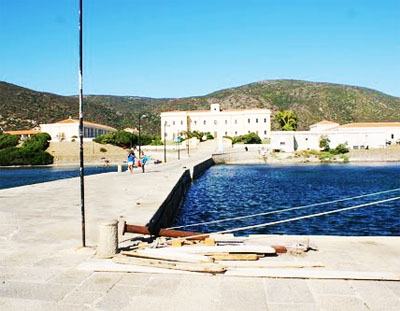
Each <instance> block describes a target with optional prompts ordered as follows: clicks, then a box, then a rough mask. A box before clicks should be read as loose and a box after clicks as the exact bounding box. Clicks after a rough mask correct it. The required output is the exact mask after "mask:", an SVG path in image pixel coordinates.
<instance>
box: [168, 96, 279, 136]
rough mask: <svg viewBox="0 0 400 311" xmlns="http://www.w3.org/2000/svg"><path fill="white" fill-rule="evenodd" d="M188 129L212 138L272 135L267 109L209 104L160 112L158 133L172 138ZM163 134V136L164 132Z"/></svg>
mask: <svg viewBox="0 0 400 311" xmlns="http://www.w3.org/2000/svg"><path fill="white" fill-rule="evenodd" d="M187 131H191V132H193V131H198V132H204V133H210V134H211V135H213V136H214V138H222V137H223V136H230V137H234V136H239V135H244V134H249V133H252V132H254V133H256V134H257V135H258V136H259V137H260V138H261V139H264V138H269V137H270V135H271V111H270V110H269V109H234V110H222V109H221V107H220V105H219V104H211V105H210V110H194V111H169V112H162V113H161V137H163V138H164V137H165V139H166V140H169V141H171V140H174V139H175V138H176V137H179V136H183V135H184V133H185V132H187ZM164 135H165V136H164Z"/></svg>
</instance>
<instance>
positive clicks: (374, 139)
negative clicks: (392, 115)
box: [271, 120, 400, 152]
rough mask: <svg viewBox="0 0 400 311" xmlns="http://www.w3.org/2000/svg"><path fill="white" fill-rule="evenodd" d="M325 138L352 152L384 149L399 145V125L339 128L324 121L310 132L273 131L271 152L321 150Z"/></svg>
mask: <svg viewBox="0 0 400 311" xmlns="http://www.w3.org/2000/svg"><path fill="white" fill-rule="evenodd" d="M322 137H326V138H328V139H329V141H330V143H329V145H330V147H331V148H336V147H337V146H338V145H340V144H344V145H346V146H347V147H348V148H349V149H367V148H385V147H386V146H387V145H390V144H394V143H398V142H400V122H373V123H372V122H371V123H350V124H345V125H340V124H339V123H335V122H331V121H326V120H324V121H321V122H319V123H316V124H313V125H311V126H310V131H297V132H290V131H274V132H272V134H271V149H272V150H281V151H285V152H293V151H296V150H312V149H314V150H319V149H320V147H319V142H320V140H321V138H322Z"/></svg>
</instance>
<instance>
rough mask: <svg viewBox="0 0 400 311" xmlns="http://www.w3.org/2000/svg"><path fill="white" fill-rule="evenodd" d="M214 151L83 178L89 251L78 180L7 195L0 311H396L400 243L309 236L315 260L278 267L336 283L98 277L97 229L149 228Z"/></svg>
mask: <svg viewBox="0 0 400 311" xmlns="http://www.w3.org/2000/svg"><path fill="white" fill-rule="evenodd" d="M211 151H212V147H210V149H208V150H202V151H194V150H193V151H192V154H191V157H190V158H188V157H187V155H185V154H182V155H181V160H180V161H177V160H174V161H172V159H171V161H170V162H168V163H166V164H159V165H149V167H148V169H147V171H146V173H145V174H142V173H141V172H140V171H139V170H136V171H135V173H134V174H132V175H131V174H129V173H126V172H123V173H117V172H115V173H108V174H102V175H96V176H88V177H86V178H85V197H86V245H87V247H85V248H82V247H81V218H80V191H79V178H74V179H68V180H60V181H54V182H49V183H42V184H37V185H31V186H24V187H18V188H13V189H5V190H0V310H30V311H31V310H142V311H143V310H154V309H162V310H163V311H169V310H185V311H186V310H245V309H247V310H296V311H298V310H335V311H337V310H385V311H386V310H398V308H399V305H400V282H398V281H393V280H384V279H385V278H386V277H387V276H388V275H391V276H393V275H394V276H397V277H400V264H399V263H400V261H399V258H400V237H392V238H387V237H386V238H385V237H379V238H378V237H364V238H356V237H309V239H310V241H311V242H312V243H315V244H316V245H317V246H318V251H310V252H308V253H305V254H303V255H302V256H294V255H290V254H286V255H282V256H279V257H278V258H277V260H284V261H318V262H321V263H323V265H324V268H322V269H321V271H324V273H327V272H329V273H332V274H331V276H332V275H333V276H336V277H337V278H334V279H332V278H331V277H329V276H328V275H326V276H325V277H324V278H322V279H320V278H318V275H316V276H315V277H301V276H298V275H297V276H296V273H297V272H294V271H291V270H287V269H286V270H285V269H280V270H270V271H269V272H270V273H272V272H274V273H277V274H276V275H275V276H274V277H248V276H243V277H239V276H228V275H202V274H187V273H172V271H171V273H169V274H166V273H155V272H137V273H126V272H118V271H116V270H115V269H114V267H115V266H113V268H112V269H111V268H110V270H114V271H113V272H106V271H102V272H98V271H95V270H99V269H96V268H95V267H97V266H99V265H100V266H103V267H104V266H107V265H108V264H109V263H110V260H107V259H99V258H96V256H95V247H96V243H97V240H98V237H97V236H98V224H99V223H101V222H104V221H109V220H111V219H118V220H123V219H125V220H127V222H128V223H131V224H145V223H147V221H148V220H149V219H150V218H151V216H152V215H153V214H154V212H155V211H156V209H157V207H158V206H159V205H160V204H161V202H162V201H163V200H164V199H165V197H166V196H167V194H168V193H169V191H170V190H171V189H172V187H173V186H174V184H175V183H176V181H177V179H178V178H179V177H180V175H181V174H182V172H183V170H184V169H186V168H190V167H191V166H192V165H194V164H196V163H198V162H200V161H202V160H204V159H206V158H207V156H209V155H210V153H211ZM129 238H130V237H129V236H127V235H125V236H123V237H120V242H121V243H127V242H129ZM269 238H275V239H289V240H302V239H305V238H306V237H280V236H275V237H269ZM110 267H111V265H110ZM100 270H101V269H100ZM103 270H104V269H103ZM288 271H289V273H288ZM297 271H304V270H301V269H299V270H297ZM291 273H293V275H291ZM346 273H347V274H346ZM357 273H358V274H357ZM340 274H341V275H342V276H340ZM346 275H347V276H351V275H353V277H346ZM354 275H356V276H357V275H358V276H360V275H361V276H362V275H364V277H354ZM368 276H369V277H368ZM380 277H382V279H383V280H380V281H376V280H374V279H376V278H380ZM348 278H350V279H348ZM397 279H398V278H397Z"/></svg>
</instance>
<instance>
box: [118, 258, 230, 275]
mask: <svg viewBox="0 0 400 311" xmlns="http://www.w3.org/2000/svg"><path fill="white" fill-rule="evenodd" d="M113 262H116V263H120V264H129V265H135V266H147V267H155V268H163V269H171V270H182V271H190V272H202V273H212V274H216V273H224V272H225V271H226V269H225V268H224V267H222V266H221V265H219V264H214V263H204V264H196V263H184V262H171V261H164V260H157V259H144V258H135V257H128V256H124V255H117V256H115V257H114V258H113Z"/></svg>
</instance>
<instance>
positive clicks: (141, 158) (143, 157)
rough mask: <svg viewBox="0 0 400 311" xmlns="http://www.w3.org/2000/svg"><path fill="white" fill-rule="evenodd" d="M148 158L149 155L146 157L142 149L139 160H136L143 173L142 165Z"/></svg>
mask: <svg viewBox="0 0 400 311" xmlns="http://www.w3.org/2000/svg"><path fill="white" fill-rule="evenodd" d="M148 160H149V157H147V156H146V155H145V154H144V151H142V152H141V153H140V154H139V161H138V166H139V167H142V172H143V173H144V166H145V165H146V162H147V161H148Z"/></svg>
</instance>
